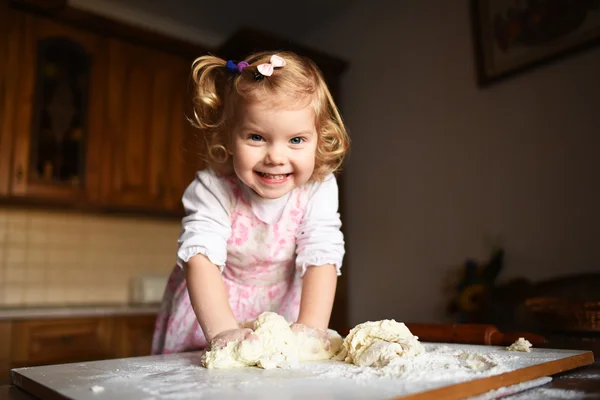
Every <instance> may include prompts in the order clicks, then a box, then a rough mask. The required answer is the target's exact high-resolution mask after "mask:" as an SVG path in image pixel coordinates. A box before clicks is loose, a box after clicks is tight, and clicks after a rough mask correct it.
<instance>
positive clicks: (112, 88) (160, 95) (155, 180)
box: [102, 40, 173, 209]
mask: <svg viewBox="0 0 600 400" xmlns="http://www.w3.org/2000/svg"><path fill="white" fill-rule="evenodd" d="M109 49H110V50H109V57H108V63H109V66H108V71H109V75H108V85H107V88H106V89H107V91H108V104H107V109H108V113H107V120H106V123H107V129H106V132H105V135H106V137H105V139H106V141H105V143H104V144H103V163H104V165H105V169H104V170H103V178H102V179H103V202H104V203H105V204H106V205H108V206H113V207H116V208H131V209H134V208H135V209H162V208H163V202H164V198H165V190H166V188H165V186H164V182H165V181H166V180H167V170H166V169H165V160H166V149H167V147H166V146H167V139H168V132H169V118H170V110H171V108H172V106H173V104H172V102H173V99H172V91H173V86H172V85H173V79H172V71H170V70H169V69H168V68H165V65H166V63H165V61H164V55H163V54H162V53H159V52H156V51H153V50H151V49H147V48H144V47H139V46H134V45H131V44H128V43H124V42H120V41H116V40H113V41H111V42H110V44H109Z"/></svg>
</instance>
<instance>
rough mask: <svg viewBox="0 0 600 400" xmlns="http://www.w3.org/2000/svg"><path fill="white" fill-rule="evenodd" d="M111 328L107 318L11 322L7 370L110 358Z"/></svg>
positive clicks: (111, 356) (111, 354) (111, 323)
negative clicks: (10, 341)
mask: <svg viewBox="0 0 600 400" xmlns="http://www.w3.org/2000/svg"><path fill="white" fill-rule="evenodd" d="M113 325H114V322H113V320H112V319H111V318H67V319H56V320H54V319H52V320H31V321H15V322H13V327H12V343H11V347H12V354H11V366H12V368H18V367H22V366H33V365H45V364H59V363H66V362H79V361H91V360H102V359H107V358H113V357H114V348H113Z"/></svg>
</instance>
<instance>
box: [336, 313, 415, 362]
mask: <svg viewBox="0 0 600 400" xmlns="http://www.w3.org/2000/svg"><path fill="white" fill-rule="evenodd" d="M424 352H425V349H424V348H423V346H422V345H421V343H420V342H419V340H418V337H416V336H414V335H413V334H412V333H411V332H410V330H409V329H408V328H407V327H406V325H404V324H403V323H401V322H396V321H394V320H393V319H392V320H382V321H376V322H372V321H369V322H365V323H362V324H359V325H357V326H355V327H354V328H353V329H352V330H351V331H350V333H349V334H348V336H346V338H345V339H344V341H343V343H342V349H341V350H340V352H339V354H338V355H336V356H335V359H336V360H338V361H345V362H347V363H352V364H355V365H358V366H362V367H385V366H387V365H389V364H392V363H394V362H397V361H398V360H399V359H401V358H405V357H413V356H416V355H419V354H421V353H424Z"/></svg>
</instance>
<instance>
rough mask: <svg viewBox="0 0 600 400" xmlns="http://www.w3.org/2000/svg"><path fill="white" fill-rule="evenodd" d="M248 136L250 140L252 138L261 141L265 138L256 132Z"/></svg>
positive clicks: (254, 140)
mask: <svg viewBox="0 0 600 400" xmlns="http://www.w3.org/2000/svg"><path fill="white" fill-rule="evenodd" d="M248 138H249V139H250V140H252V141H253V142H260V141H262V140H263V137H262V136H260V135H257V134H256V133H253V134H251V135H248Z"/></svg>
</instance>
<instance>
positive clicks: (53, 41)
mask: <svg viewBox="0 0 600 400" xmlns="http://www.w3.org/2000/svg"><path fill="white" fill-rule="evenodd" d="M11 13H12V14H13V15H12V16H11V23H10V28H9V29H10V31H9V33H8V36H9V40H10V41H11V46H9V48H8V51H9V52H10V54H9V56H8V60H10V61H9V62H8V63H6V65H5V68H6V71H5V75H6V76H7V77H9V78H8V80H9V82H10V84H9V86H7V88H6V97H5V99H6V103H5V112H4V114H5V122H4V124H3V134H4V136H6V137H7V136H8V135H11V134H12V138H11V140H10V142H9V141H7V143H11V144H12V146H10V147H11V148H12V156H11V157H10V158H11V159H12V165H11V173H10V176H9V185H8V188H9V193H10V195H11V196H17V197H35V198H44V199H48V200H61V201H63V202H69V203H78V202H82V201H88V200H93V199H95V198H96V197H97V191H98V166H99V156H100V154H99V153H98V152H97V151H95V149H96V148H97V147H98V144H99V141H100V139H101V137H102V134H103V124H102V122H103V108H102V107H103V105H104V103H105V101H104V93H105V92H104V91H103V90H101V89H102V86H103V85H104V83H103V82H104V79H105V78H104V76H105V74H104V70H105V67H103V63H104V61H103V57H102V54H103V52H104V47H105V45H106V42H105V40H104V39H103V38H101V37H100V36H97V35H94V34H91V33H88V32H85V31H82V30H78V29H75V28H71V27H69V26H67V25H64V24H59V23H56V22H54V21H52V20H49V19H47V18H41V17H38V16H35V15H32V14H26V13H22V12H14V11H11Z"/></svg>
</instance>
